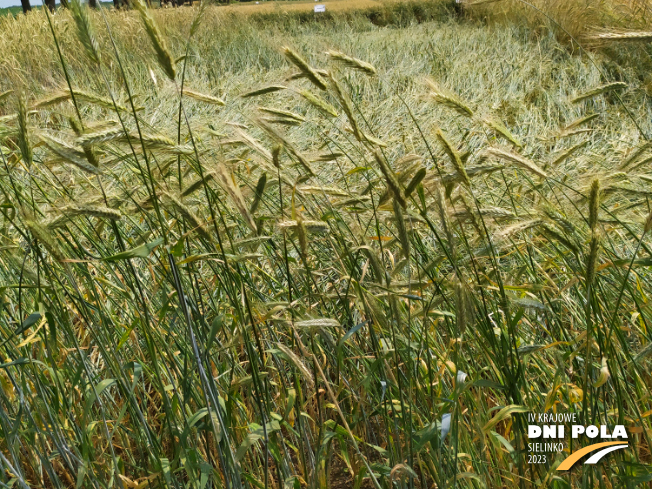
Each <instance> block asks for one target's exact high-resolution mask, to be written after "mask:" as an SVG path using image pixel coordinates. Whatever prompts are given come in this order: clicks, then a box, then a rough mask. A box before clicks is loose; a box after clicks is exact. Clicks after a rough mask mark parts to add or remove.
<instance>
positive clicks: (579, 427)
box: [571, 424, 584, 438]
mask: <svg viewBox="0 0 652 489" xmlns="http://www.w3.org/2000/svg"><path fill="white" fill-rule="evenodd" d="M571 430H572V432H573V438H577V437H578V436H580V435H581V434H582V433H584V426H582V425H581V424H574V425H573V427H572V428H571Z"/></svg>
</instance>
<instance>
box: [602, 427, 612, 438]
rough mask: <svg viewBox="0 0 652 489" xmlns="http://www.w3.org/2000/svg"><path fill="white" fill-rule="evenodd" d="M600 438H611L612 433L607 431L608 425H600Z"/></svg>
mask: <svg viewBox="0 0 652 489" xmlns="http://www.w3.org/2000/svg"><path fill="white" fill-rule="evenodd" d="M600 438H611V435H610V434H609V432H608V431H607V425H604V424H602V425H600Z"/></svg>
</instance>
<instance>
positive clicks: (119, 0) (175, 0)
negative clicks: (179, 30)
mask: <svg viewBox="0 0 652 489" xmlns="http://www.w3.org/2000/svg"><path fill="white" fill-rule="evenodd" d="M60 1H61V6H62V7H64V8H67V7H68V0H60ZM130 1H131V0H113V5H114V7H115V8H117V9H119V8H130V7H131V5H130ZM151 1H152V0H146V2H147V5H148V6H149V7H151ZM55 2H56V0H43V4H44V5H45V6H46V7H47V8H49V9H50V12H54V8H55ZM20 3H21V5H22V7H23V12H24V13H27V12H29V11H30V10H32V5H31V4H30V0H20ZM161 3H167V4H169V5H172V6H173V7H179V6H181V5H184V4H185V3H191V4H192V0H161ZM217 3H231V0H217ZM88 6H89V7H91V8H97V0H88Z"/></svg>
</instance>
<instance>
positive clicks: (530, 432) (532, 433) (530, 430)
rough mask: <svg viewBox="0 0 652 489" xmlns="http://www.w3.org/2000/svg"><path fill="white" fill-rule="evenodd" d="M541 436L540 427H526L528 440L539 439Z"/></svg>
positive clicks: (533, 425)
mask: <svg viewBox="0 0 652 489" xmlns="http://www.w3.org/2000/svg"><path fill="white" fill-rule="evenodd" d="M540 436H541V426H537V425H535V424H530V425H528V427H527V437H528V438H539V437H540Z"/></svg>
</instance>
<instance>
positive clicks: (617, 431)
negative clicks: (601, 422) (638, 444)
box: [611, 424, 627, 438]
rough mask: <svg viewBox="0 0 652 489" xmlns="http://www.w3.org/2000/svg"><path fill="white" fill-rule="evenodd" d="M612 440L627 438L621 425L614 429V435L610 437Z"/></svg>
mask: <svg viewBox="0 0 652 489" xmlns="http://www.w3.org/2000/svg"><path fill="white" fill-rule="evenodd" d="M611 436H612V437H613V438H627V432H626V431H625V427H624V426H623V425H621V424H617V425H616V427H615V428H614V433H613V435H611Z"/></svg>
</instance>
